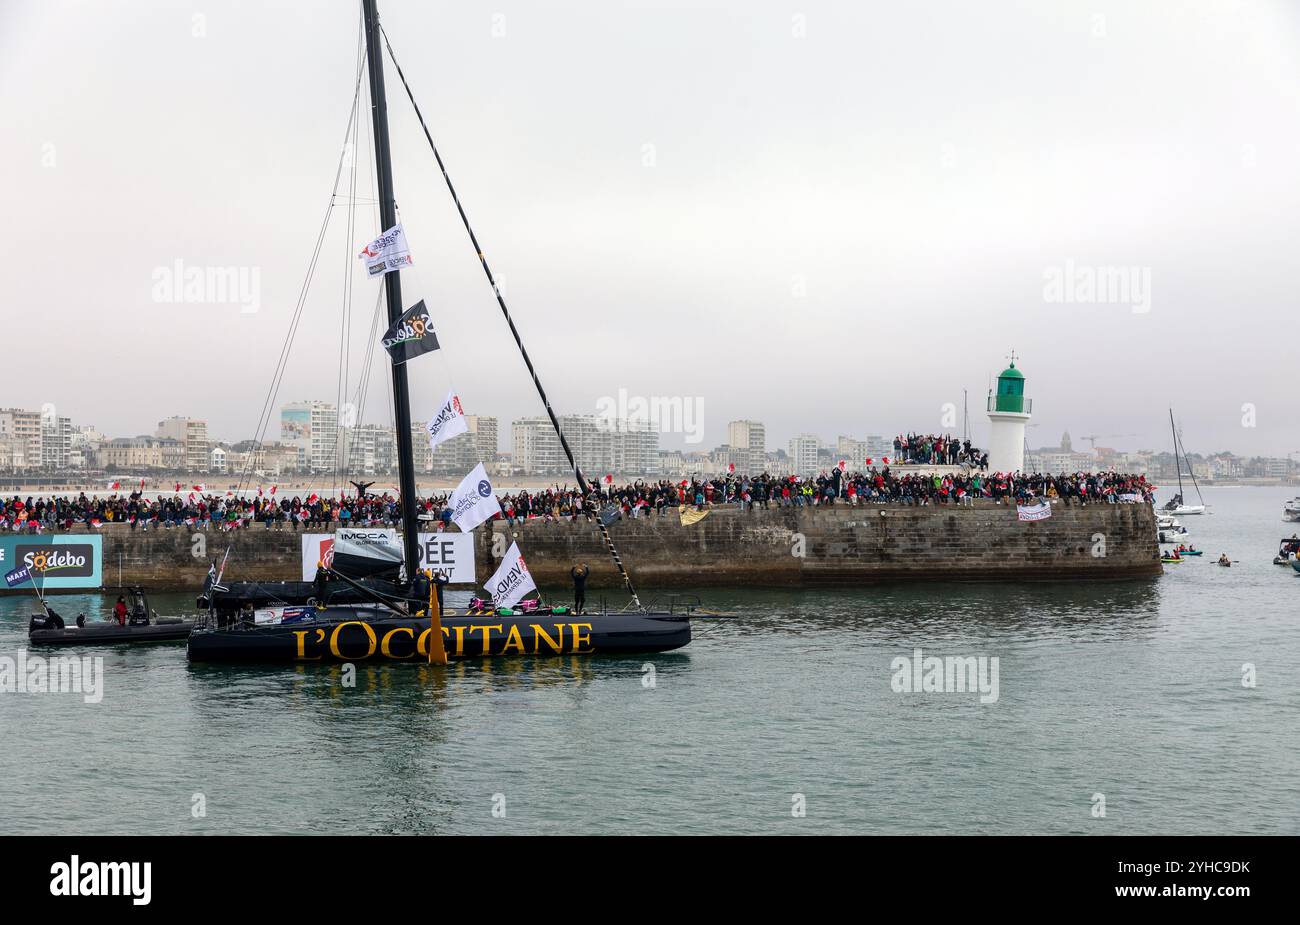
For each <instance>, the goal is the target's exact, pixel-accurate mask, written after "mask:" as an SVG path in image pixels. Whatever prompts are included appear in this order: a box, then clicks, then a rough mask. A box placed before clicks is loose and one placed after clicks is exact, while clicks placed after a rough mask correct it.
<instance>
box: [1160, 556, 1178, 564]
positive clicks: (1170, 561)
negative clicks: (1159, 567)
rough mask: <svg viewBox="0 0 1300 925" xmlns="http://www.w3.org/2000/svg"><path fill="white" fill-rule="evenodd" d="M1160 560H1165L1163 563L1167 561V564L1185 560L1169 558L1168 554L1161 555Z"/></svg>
mask: <svg viewBox="0 0 1300 925" xmlns="http://www.w3.org/2000/svg"><path fill="white" fill-rule="evenodd" d="M1160 561H1161V562H1163V563H1165V565H1175V564H1177V563H1179V562H1182V561H1183V560H1182V559H1171V558H1169V557H1168V556H1161V557H1160Z"/></svg>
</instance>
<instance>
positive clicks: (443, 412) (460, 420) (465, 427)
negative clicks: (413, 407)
mask: <svg viewBox="0 0 1300 925" xmlns="http://www.w3.org/2000/svg"><path fill="white" fill-rule="evenodd" d="M424 429H425V430H427V431H428V432H429V449H434V448H436V447H437V446H438V444H439V443H442V442H444V441H446V440H450V439H451V438H452V437H458V436H460V435H461V434H465V433H469V422H468V421H467V420H466V419H465V411H464V409H462V408H461V406H460V398H459V396H457V395H456V393H455V392H454V391H453V392H448V393H447V397H446V398H444V399H443V400H442V405H441V406H439V408H438V413H437V414H435V415H434V416H433V420H431V421H429V423H428V424H426V425H424Z"/></svg>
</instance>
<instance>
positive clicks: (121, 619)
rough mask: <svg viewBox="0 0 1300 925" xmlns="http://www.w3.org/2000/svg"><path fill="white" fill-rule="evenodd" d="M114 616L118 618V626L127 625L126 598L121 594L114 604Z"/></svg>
mask: <svg viewBox="0 0 1300 925" xmlns="http://www.w3.org/2000/svg"><path fill="white" fill-rule="evenodd" d="M113 616H114V617H116V618H117V625H118V626H126V599H125V598H123V597H121V596H120V595H119V596H118V599H117V603H116V604H114V605H113Z"/></svg>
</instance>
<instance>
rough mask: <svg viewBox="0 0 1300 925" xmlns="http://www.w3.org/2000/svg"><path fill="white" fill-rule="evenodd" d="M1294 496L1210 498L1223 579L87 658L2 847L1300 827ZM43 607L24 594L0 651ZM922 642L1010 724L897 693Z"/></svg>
mask: <svg viewBox="0 0 1300 925" xmlns="http://www.w3.org/2000/svg"><path fill="white" fill-rule="evenodd" d="M1294 494H1295V492H1294V491H1287V490H1285V489H1263V488H1240V489H1217V490H1209V491H1207V492H1206V500H1207V501H1208V502H1209V503H1210V504H1211V505H1212V507H1211V512H1212V513H1211V514H1209V515H1206V516H1202V517H1187V518H1184V523H1186V524H1187V525H1188V527H1189V529H1191V530H1192V531H1193V534H1194V535H1193V537H1192V541H1193V542H1194V543H1195V545H1196V546H1197V547H1198V548H1204V549H1205V551H1206V556H1205V557H1204V558H1202V559H1201V560H1199V561H1195V560H1194V561H1188V562H1186V563H1184V564H1182V565H1178V566H1174V567H1172V568H1170V569H1168V570H1167V573H1166V574H1165V575H1164V577H1162V578H1160V579H1158V580H1154V581H1150V582H1142V583H1103V584H1097V583H1072V584H1045V585H983V586H978V585H977V586H970V585H965V586H963V585H942V584H935V585H930V586H902V585H900V586H892V587H884V588H864V589H861V590H843V591H840V590H836V591H803V592H769V591H753V590H732V591H716V590H714V591H709V592H707V593H705V594H704V596H705V597H706V599H707V601H708V602H709V604H711V605H713V606H716V607H718V608H722V609H734V610H738V611H743V614H744V615H743V617H740V618H737V619H732V620H718V621H712V622H701V623H699V624H697V635H696V639H695V641H694V642H693V643H692V644H691V645H690V646H689V647H687V648H686V649H684V650H681V651H680V652H678V653H671V654H667V655H660V656H655V657H652V658H648V659H645V658H633V659H614V658H572V659H540V660H533V659H523V658H521V659H508V660H496V661H488V662H468V663H462V664H458V665H454V666H452V667H451V668H449V669H430V668H428V667H427V666H415V665H365V666H362V667H360V669H359V671H358V674H357V684H356V686H355V687H354V688H347V687H344V686H342V685H341V684H340V679H341V671H340V669H339V668H337V667H328V666H307V667H295V668H242V667H212V666H196V667H190V666H189V665H188V664H187V662H186V659H185V648H184V646H183V644H177V645H164V646H156V647H152V648H135V649H126V648H122V649H98V650H93V652H92V653H89V654H99V655H103V657H104V660H105V671H106V675H107V678H106V692H105V696H104V700H103V702H102V703H100V704H97V705H91V704H84V703H83V702H82V699H81V698H80V697H79V696H77V695H74V694H20V693H3V694H0V733H3V747H2V748H0V831H2V832H5V833H73V834H76V833H110V834H116V833H424V834H433V833H546V832H596V833H643V834H644V833H674V832H681V833H705V832H728V833H729V832H770V833H814V832H817V833H851V832H865V833H931V832H934V833H939V832H944V833H947V832H956V833H995V832H1002V833H1094V834H1095V833H1110V834H1131V833H1174V834H1179V833H1290V834H1296V833H1300V770H1298V769H1297V755H1300V684H1298V683H1297V680H1298V675H1300V630H1298V629H1297V623H1298V621H1300V576H1297V574H1296V573H1295V572H1294V571H1293V570H1292V569H1290V568H1281V567H1278V566H1274V565H1272V564H1271V560H1272V557H1273V555H1274V553H1275V552H1276V545H1277V541H1278V539H1279V538H1280V537H1281V536H1283V535H1288V536H1289V535H1290V534H1291V533H1292V532H1293V530H1294V529H1295V528H1296V526H1297V525H1293V524H1284V523H1283V522H1282V521H1281V513H1280V512H1281V507H1282V503H1283V501H1284V500H1286V498H1288V497H1291V496H1293V495H1294ZM1223 551H1226V552H1228V553H1229V554H1230V555H1231V556H1233V557H1234V558H1236V559H1238V560H1240V561H1239V563H1238V564H1237V565H1235V566H1234V567H1233V568H1231V569H1226V568H1219V567H1217V566H1216V565H1215V564H1214V560H1215V558H1217V556H1218V554H1219V553H1220V552H1223ZM59 601H60V603H61V605H62V606H61V607H60V608H59V609H60V610H61V612H63V613H65V614H67V613H69V612H71V613H72V614H74V615H75V613H76V612H77V611H78V610H88V611H89V612H90V614H91V616H92V618H94V617H95V616H98V615H104V614H107V612H108V610H109V608H110V606H111V603H112V598H101V597H98V596H78V597H67V596H65V597H61V598H60V599H59ZM190 602H191V598H190V597H189V596H185V595H179V596H178V595H173V596H168V597H165V598H159V599H158V600H156V601H155V607H156V608H157V609H159V610H160V611H162V612H166V608H164V607H163V606H161V605H167V606H168V607H171V608H179V607H184V606H186V605H188V604H189V603H190ZM30 603H31V602H30V600H28V599H22V598H12V597H10V598H4V599H0V655H9V656H13V655H15V654H16V652H17V650H18V649H19V648H21V647H23V646H24V645H25V642H26V636H25V632H26V621H27V617H28V614H29V613H30V611H31V606H30ZM915 647H921V648H923V649H924V650H925V652H926V654H932V655H988V656H997V657H998V658H999V659H1000V692H999V693H1000V697H999V699H998V701H997V702H996V703H993V704H988V705H983V704H981V703H980V702H979V699H978V696H977V695H973V694H958V693H955V694H938V693H917V694H905V693H895V692H894V691H893V690H891V686H890V678H891V674H892V672H891V668H890V662H891V660H892V659H894V658H895V657H897V656H903V655H910V654H911V653H912V650H913V648H915ZM88 651H89V650H88ZM33 654H34V653H33ZM1247 662H1249V663H1253V664H1254V665H1255V666H1256V669H1257V672H1258V686H1257V687H1255V688H1254V689H1250V688H1246V687H1243V686H1242V666H1243V664H1244V663H1247ZM646 663H649V664H653V666H654V680H655V684H654V686H653V687H647V686H646V685H645V684H644V683H643V678H644V677H645V674H644V672H643V667H644V665H645V664H646ZM1095 793H1100V794H1103V795H1104V797H1105V801H1106V802H1105V805H1106V817H1105V818H1104V819H1098V818H1094V817H1093V815H1092V812H1091V810H1092V803H1091V798H1092V797H1093V794H1095ZM195 794H202V795H203V797H204V800H205V801H206V816H204V817H202V818H197V819H196V818H194V816H193V813H192V811H191V807H192V801H193V800H194V795H195ZM794 794H802V795H803V798H804V800H805V801H806V816H805V817H802V818H796V817H794V816H793V815H792V805H793V802H792V800H793V799H794V797H793V795H794ZM502 799H503V800H504V809H505V813H504V816H501V815H494V814H493V809H494V807H496V808H497V809H498V810H499V809H500V807H501V805H502Z"/></svg>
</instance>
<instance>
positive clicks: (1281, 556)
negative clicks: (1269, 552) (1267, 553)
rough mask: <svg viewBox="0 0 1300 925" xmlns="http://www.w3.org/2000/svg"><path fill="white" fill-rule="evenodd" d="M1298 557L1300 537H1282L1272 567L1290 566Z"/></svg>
mask: <svg viewBox="0 0 1300 925" xmlns="http://www.w3.org/2000/svg"><path fill="white" fill-rule="evenodd" d="M1297 555H1300V537H1298V536H1295V535H1292V536H1289V537H1285V536H1284V537H1282V542H1281V543H1279V544H1278V547H1277V555H1276V556H1274V557H1273V564H1274V565H1290V564H1291V563H1292V562H1295V561H1296V556H1297Z"/></svg>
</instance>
